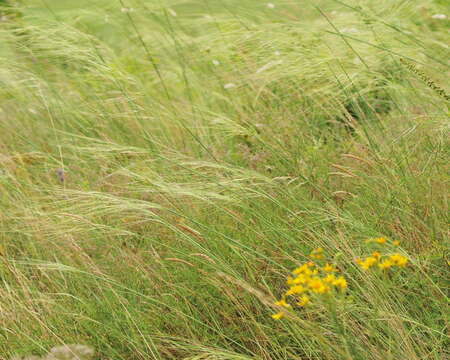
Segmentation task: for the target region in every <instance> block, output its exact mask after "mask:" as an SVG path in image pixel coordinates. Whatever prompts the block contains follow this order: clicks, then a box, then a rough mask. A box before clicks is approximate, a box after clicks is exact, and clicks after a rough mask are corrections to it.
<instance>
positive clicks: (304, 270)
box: [292, 263, 311, 275]
mask: <svg viewBox="0 0 450 360" xmlns="http://www.w3.org/2000/svg"><path fill="white" fill-rule="evenodd" d="M309 267H310V265H309V263H306V264H303V265H302V266H299V267H298V268H296V269H294V271H292V273H293V274H294V275H299V274H307V275H309V274H311V269H310V268H309Z"/></svg>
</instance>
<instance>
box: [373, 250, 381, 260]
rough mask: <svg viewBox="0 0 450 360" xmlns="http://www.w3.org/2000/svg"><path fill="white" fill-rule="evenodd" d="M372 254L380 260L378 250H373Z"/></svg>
mask: <svg viewBox="0 0 450 360" xmlns="http://www.w3.org/2000/svg"><path fill="white" fill-rule="evenodd" d="M372 256H373V257H374V258H375V259H377V260H380V257H381V254H380V252H379V251H374V252H373V253H372Z"/></svg>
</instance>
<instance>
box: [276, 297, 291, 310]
mask: <svg viewBox="0 0 450 360" xmlns="http://www.w3.org/2000/svg"><path fill="white" fill-rule="evenodd" d="M274 305H277V306H282V307H286V308H287V307H290V306H291V305H289V304H288V303H287V302H286V300H284V299H281V300H278V301H275V302H274Z"/></svg>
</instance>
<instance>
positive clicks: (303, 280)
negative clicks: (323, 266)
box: [289, 274, 309, 285]
mask: <svg viewBox="0 0 450 360" xmlns="http://www.w3.org/2000/svg"><path fill="white" fill-rule="evenodd" d="M308 279H309V276H307V275H304V274H301V275H299V276H297V277H296V278H295V279H293V280H292V282H291V284H289V285H300V284H306V283H307V282H308Z"/></svg>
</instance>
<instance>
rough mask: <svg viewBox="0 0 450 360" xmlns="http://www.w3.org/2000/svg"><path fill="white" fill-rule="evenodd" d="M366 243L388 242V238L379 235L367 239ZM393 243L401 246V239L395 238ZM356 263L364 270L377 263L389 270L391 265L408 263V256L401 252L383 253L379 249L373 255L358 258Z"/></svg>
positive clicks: (402, 265)
mask: <svg viewBox="0 0 450 360" xmlns="http://www.w3.org/2000/svg"><path fill="white" fill-rule="evenodd" d="M366 243H376V244H383V245H384V244H386V243H387V240H386V238H383V237H379V238H374V239H368V240H366ZM392 245H394V246H399V245H400V241H398V240H395V241H393V242H392ZM356 263H357V264H358V265H359V266H360V267H361V268H362V269H364V270H368V269H370V268H371V267H373V266H375V265H377V266H378V268H379V269H381V270H387V269H390V268H391V267H394V266H398V267H405V266H406V265H407V263H408V258H407V257H405V256H403V255H400V254H397V253H396V254H392V255H384V256H383V255H381V253H380V252H379V251H374V252H373V253H372V255H371V256H368V257H366V258H365V259H356Z"/></svg>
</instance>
